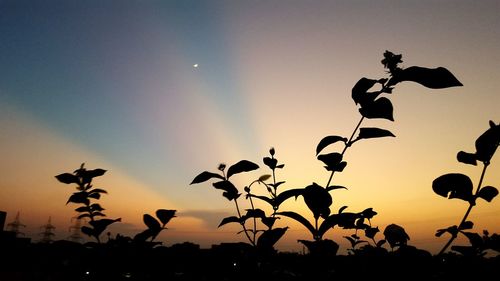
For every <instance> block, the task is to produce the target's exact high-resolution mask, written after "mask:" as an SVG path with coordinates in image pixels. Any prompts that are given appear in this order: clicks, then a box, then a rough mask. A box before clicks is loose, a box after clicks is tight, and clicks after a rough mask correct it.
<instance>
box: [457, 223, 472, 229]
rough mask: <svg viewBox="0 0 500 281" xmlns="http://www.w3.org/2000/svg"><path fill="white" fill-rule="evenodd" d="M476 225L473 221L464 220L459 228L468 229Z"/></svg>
mask: <svg viewBox="0 0 500 281" xmlns="http://www.w3.org/2000/svg"><path fill="white" fill-rule="evenodd" d="M473 226H474V223H473V222H471V221H464V222H463V223H462V224H460V226H459V228H458V229H459V230H466V229H472V227H473Z"/></svg>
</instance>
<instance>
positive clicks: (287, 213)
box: [276, 211, 317, 237]
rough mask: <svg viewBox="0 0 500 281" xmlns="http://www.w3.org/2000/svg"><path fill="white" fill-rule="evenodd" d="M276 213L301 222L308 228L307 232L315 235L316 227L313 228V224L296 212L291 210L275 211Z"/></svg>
mask: <svg viewBox="0 0 500 281" xmlns="http://www.w3.org/2000/svg"><path fill="white" fill-rule="evenodd" d="M276 214H277V215H280V216H285V217H289V218H291V219H294V220H296V221H297V222H299V223H301V224H302V225H303V226H305V227H306V228H307V230H309V232H310V233H311V234H312V235H313V236H314V237H316V235H317V233H316V229H314V226H313V225H312V224H311V223H310V222H309V221H308V220H307V219H306V218H304V217H303V216H301V215H300V214H298V213H295V212H291V211H285V212H278V213H276Z"/></svg>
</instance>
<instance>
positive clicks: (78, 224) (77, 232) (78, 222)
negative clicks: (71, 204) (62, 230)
mask: <svg viewBox="0 0 500 281" xmlns="http://www.w3.org/2000/svg"><path fill="white" fill-rule="evenodd" d="M73 220H74V221H75V224H73V225H72V226H70V227H69V232H71V235H70V236H69V237H68V238H69V240H70V241H73V242H76V243H80V242H82V240H83V237H82V230H81V229H82V219H79V218H76V217H75V218H71V221H72V222H73Z"/></svg>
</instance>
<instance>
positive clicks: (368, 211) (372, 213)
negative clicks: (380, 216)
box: [361, 208, 377, 219]
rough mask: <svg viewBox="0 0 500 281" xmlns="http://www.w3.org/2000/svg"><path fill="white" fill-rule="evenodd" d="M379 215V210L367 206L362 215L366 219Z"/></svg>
mask: <svg viewBox="0 0 500 281" xmlns="http://www.w3.org/2000/svg"><path fill="white" fill-rule="evenodd" d="M376 215H377V212H375V211H374V210H373V208H367V209H365V210H364V211H363V212H361V216H362V217H363V218H366V219H371V218H373V217H374V216H376Z"/></svg>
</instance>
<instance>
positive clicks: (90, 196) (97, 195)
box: [87, 192, 101, 199]
mask: <svg viewBox="0 0 500 281" xmlns="http://www.w3.org/2000/svg"><path fill="white" fill-rule="evenodd" d="M87 197H88V198H94V199H99V198H101V194H100V193H98V192H91V193H89V194H88V195H87Z"/></svg>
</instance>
